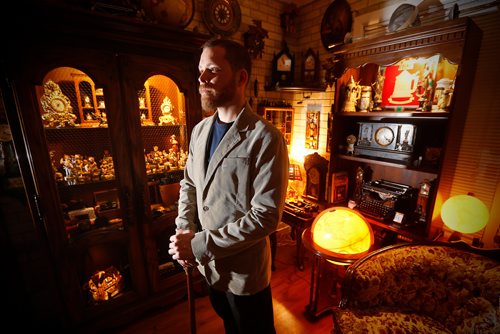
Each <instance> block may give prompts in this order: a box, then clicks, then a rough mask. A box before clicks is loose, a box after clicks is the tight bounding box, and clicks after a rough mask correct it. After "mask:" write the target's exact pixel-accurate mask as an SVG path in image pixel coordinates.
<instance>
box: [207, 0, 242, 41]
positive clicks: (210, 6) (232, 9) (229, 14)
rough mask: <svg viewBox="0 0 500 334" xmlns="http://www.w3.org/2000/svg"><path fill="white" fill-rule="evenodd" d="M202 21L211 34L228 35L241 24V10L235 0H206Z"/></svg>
mask: <svg viewBox="0 0 500 334" xmlns="http://www.w3.org/2000/svg"><path fill="white" fill-rule="evenodd" d="M203 7H204V8H203V21H204V22H205V24H206V25H207V28H208V30H209V31H210V32H211V33H213V34H219V35H223V36H230V35H232V34H234V33H235V32H236V31H237V30H238V28H239V27H240V24H241V10H240V5H239V4H238V1H236V0H206V1H205V2H204V5H203Z"/></svg>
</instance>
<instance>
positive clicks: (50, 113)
mask: <svg viewBox="0 0 500 334" xmlns="http://www.w3.org/2000/svg"><path fill="white" fill-rule="evenodd" d="M36 93H37V99H38V102H39V109H40V118H41V121H42V124H43V129H44V134H45V139H46V147H47V150H48V154H49V157H50V163H51V166H52V175H50V177H51V178H52V180H53V182H54V183H55V184H56V189H57V193H58V198H57V199H56V200H57V201H58V202H59V206H58V207H59V208H60V215H61V217H62V219H63V225H64V226H63V229H64V236H65V238H66V241H67V244H68V246H69V247H68V252H69V256H70V261H71V263H72V265H73V266H74V268H75V273H76V276H77V280H78V284H79V286H80V294H81V297H82V298H83V300H84V304H86V305H87V306H94V305H101V304H102V303H106V302H108V301H110V300H112V299H117V298H119V297H120V296H121V295H123V294H124V293H125V292H126V291H130V290H131V289H132V288H133V286H134V282H133V274H132V273H131V265H130V263H131V261H130V259H129V255H128V254H129V253H130V252H129V240H128V238H129V236H128V234H127V232H126V230H127V226H125V225H124V221H123V212H122V203H121V201H120V196H119V190H118V188H119V186H118V184H117V171H116V170H115V160H114V154H113V153H114V152H113V145H112V140H111V138H112V137H111V135H110V131H109V126H108V118H107V114H108V109H107V103H106V97H107V94H108V92H107V91H106V90H105V89H103V88H102V87H99V86H98V85H96V83H95V82H94V80H93V79H92V78H91V77H90V76H89V75H87V74H86V73H85V72H83V71H81V70H79V69H77V68H73V67H57V68H54V69H52V70H51V71H49V72H48V73H47V74H46V75H45V77H44V79H43V82H42V84H41V85H40V86H37V87H36ZM109 112H111V111H109ZM115 112H116V111H115Z"/></svg>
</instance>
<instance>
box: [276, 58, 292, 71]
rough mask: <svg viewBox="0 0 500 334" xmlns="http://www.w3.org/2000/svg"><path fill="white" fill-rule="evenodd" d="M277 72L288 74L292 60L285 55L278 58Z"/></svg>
mask: <svg viewBox="0 0 500 334" xmlns="http://www.w3.org/2000/svg"><path fill="white" fill-rule="evenodd" d="M277 65H278V71H281V72H290V71H291V70H292V60H291V59H290V58H289V57H288V56H287V55H286V54H282V55H281V57H279V58H278V64H277Z"/></svg>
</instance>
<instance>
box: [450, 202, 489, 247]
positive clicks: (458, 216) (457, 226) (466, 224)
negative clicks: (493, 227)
mask: <svg viewBox="0 0 500 334" xmlns="http://www.w3.org/2000/svg"><path fill="white" fill-rule="evenodd" d="M441 218H442V219H443V222H444V224H445V225H446V226H447V227H449V228H450V229H451V230H453V231H454V232H453V234H452V235H451V236H450V238H449V241H457V240H460V234H462V233H465V234H471V233H476V232H478V231H480V230H482V229H483V228H484V227H485V226H486V224H488V220H489V218H490V214H489V211H488V208H487V207H486V205H485V204H484V203H483V202H482V201H481V200H480V199H478V198H476V197H474V196H472V195H470V194H468V195H456V196H452V197H450V198H449V199H447V200H446V201H445V202H444V203H443V206H442V207H441Z"/></svg>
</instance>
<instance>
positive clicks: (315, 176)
mask: <svg viewBox="0 0 500 334" xmlns="http://www.w3.org/2000/svg"><path fill="white" fill-rule="evenodd" d="M308 175H309V181H310V182H311V184H314V185H316V184H319V179H320V174H319V170H318V169H317V168H311V169H310V170H309V174H308Z"/></svg>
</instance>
